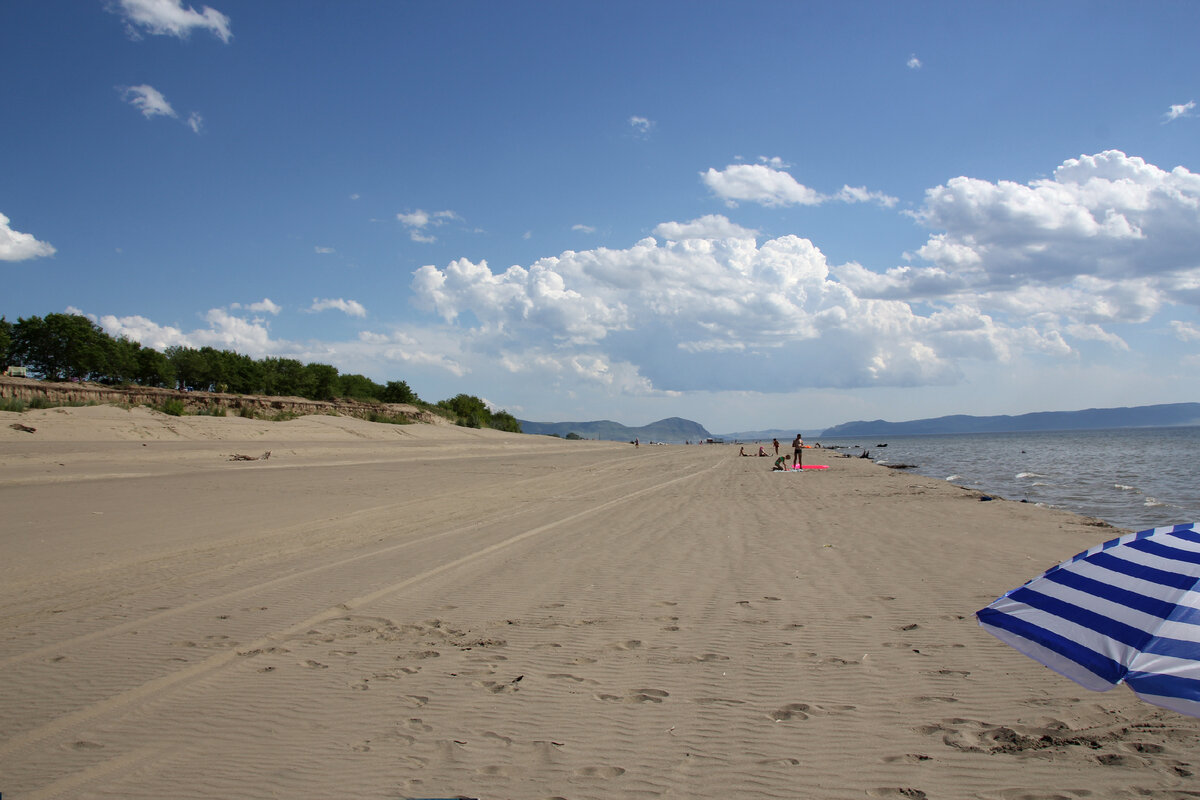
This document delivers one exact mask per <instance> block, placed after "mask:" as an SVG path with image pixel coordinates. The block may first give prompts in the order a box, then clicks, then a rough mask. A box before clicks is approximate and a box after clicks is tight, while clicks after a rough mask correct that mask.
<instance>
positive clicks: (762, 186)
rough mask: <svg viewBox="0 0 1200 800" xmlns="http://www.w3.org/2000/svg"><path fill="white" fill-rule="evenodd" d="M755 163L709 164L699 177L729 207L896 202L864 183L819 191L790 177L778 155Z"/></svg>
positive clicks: (893, 198) (886, 206) (886, 204)
mask: <svg viewBox="0 0 1200 800" xmlns="http://www.w3.org/2000/svg"><path fill="white" fill-rule="evenodd" d="M759 161H760V162H762V163H759V164H730V165H729V166H727V167H725V169H723V170H717V169H714V168H712V167H709V169H708V171H706V172H702V173H700V179H701V180H702V181H704V183H705V185H707V186H708V188H709V189H710V190H711V191H712V193H713V194H715V195H716V196H717V197H720V198H722V199H723V200H724V201H725V204H726V205H727V206H729V207H730V208H734V207H736V206H737V204H738V202H739V201H749V202H752V203H758V204H760V205H764V206H770V207H779V206H794V205H802V206H815V205H820V204H821V203H825V202H828V201H830V200H837V201H840V202H843V203H868V202H870V203H878V204H879V205H881V206H884V207H885V208H891V207H892V206H894V205H896V202H897V200H896V198H895V197H891V196H889V195H887V194H884V193H883V192H876V191H870V190H868V189H867V188H866V187H865V186H858V187H855V186H843V187H842V188H841V189H840V190H839V191H838V192H837V193H835V194H832V195H825V194H821V193H820V192H818V191H816V190H815V189H811V188H809V187H807V186H805V185H803V184H801V183H799V182H798V181H797V180H796V179H795V178H793V177H792V176H791V175H790V174H788V173H787V172H784V171H783V169H784V168H786V167H787V164H785V163H784V162H783V161H782V159H779V158H778V157H776V158H770V159H768V158H766V157H760V158H759Z"/></svg>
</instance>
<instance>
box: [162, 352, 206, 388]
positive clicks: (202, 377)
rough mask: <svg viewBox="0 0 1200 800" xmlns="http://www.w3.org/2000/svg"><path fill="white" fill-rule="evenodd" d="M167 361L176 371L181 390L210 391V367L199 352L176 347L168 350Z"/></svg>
mask: <svg viewBox="0 0 1200 800" xmlns="http://www.w3.org/2000/svg"><path fill="white" fill-rule="evenodd" d="M167 360H168V361H169V362H170V364H171V367H172V368H173V369H174V371H175V380H176V381H177V382H178V384H179V388H180V389H182V390H184V391H188V390H190V389H198V390H202V391H203V390H206V389H208V365H207V364H206V363H205V359H204V356H203V355H201V354H200V351H199V350H196V349H194V348H191V347H184V346H182V345H174V346H172V347H168V348H167Z"/></svg>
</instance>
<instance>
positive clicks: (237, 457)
mask: <svg viewBox="0 0 1200 800" xmlns="http://www.w3.org/2000/svg"><path fill="white" fill-rule="evenodd" d="M270 457H271V451H270V450H268V451H267V452H265V453H263V454H262V455H261V456H244V455H242V454H241V453H234V454H233V455H231V456H230V457H229V458H228V460H229V461H266V460H267V459H268V458H270Z"/></svg>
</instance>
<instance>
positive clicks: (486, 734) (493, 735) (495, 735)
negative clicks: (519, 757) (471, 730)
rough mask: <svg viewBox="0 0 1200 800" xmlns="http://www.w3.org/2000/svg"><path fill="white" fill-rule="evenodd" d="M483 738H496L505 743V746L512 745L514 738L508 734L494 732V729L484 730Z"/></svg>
mask: <svg viewBox="0 0 1200 800" xmlns="http://www.w3.org/2000/svg"><path fill="white" fill-rule="evenodd" d="M483 738H485V739H495V740H496V741H498V742H500V743H501V744H503V745H504V746H505V747H510V746H511V745H512V743H513V740H512V739H510V738H509V737H507V736H501V735H500V734H498V733H494V732H492V731H484V732H483Z"/></svg>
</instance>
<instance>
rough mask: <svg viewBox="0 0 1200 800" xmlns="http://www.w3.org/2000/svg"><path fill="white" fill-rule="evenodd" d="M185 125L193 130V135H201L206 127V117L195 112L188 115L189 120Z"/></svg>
mask: <svg viewBox="0 0 1200 800" xmlns="http://www.w3.org/2000/svg"><path fill="white" fill-rule="evenodd" d="M184 124H186V125H187V126H188V127H189V128H191V129H192V133H200V130H201V129H202V128H203V127H204V117H202V116H200V114H199V113H197V112H195V111H193V112H192V113H190V114H188V118H187V120H186V121H185V123H184Z"/></svg>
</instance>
